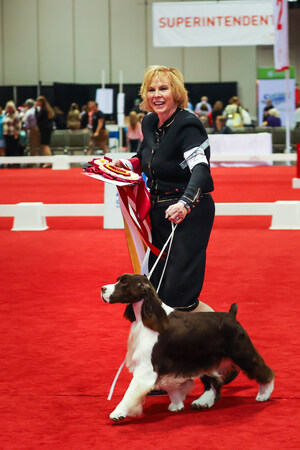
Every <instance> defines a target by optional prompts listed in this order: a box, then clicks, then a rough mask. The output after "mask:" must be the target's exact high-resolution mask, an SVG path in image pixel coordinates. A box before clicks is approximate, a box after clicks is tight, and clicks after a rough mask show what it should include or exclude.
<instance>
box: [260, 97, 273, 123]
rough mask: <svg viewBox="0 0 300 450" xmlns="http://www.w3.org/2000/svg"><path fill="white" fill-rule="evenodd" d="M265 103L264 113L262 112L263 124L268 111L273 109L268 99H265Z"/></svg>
mask: <svg viewBox="0 0 300 450" xmlns="http://www.w3.org/2000/svg"><path fill="white" fill-rule="evenodd" d="M265 103H266V106H265V107H264V112H263V122H265V121H266V120H267V117H268V115H269V111H270V109H272V108H274V106H273V104H272V100H270V99H269V98H267V99H266V101H265Z"/></svg>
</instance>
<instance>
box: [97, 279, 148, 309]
mask: <svg viewBox="0 0 300 450" xmlns="http://www.w3.org/2000/svg"><path fill="white" fill-rule="evenodd" d="M149 287H150V282H149V280H148V279H147V277H145V275H131V274H129V273H124V274H123V275H121V276H120V277H119V278H118V280H117V283H115V284H107V285H105V286H103V287H102V288H101V297H102V299H103V300H104V301H105V302H106V303H129V304H132V303H136V302H138V301H140V300H142V299H143V298H144V296H145V292H146V289H147V288H149ZM151 287H152V286H151Z"/></svg>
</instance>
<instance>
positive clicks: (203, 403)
mask: <svg viewBox="0 0 300 450" xmlns="http://www.w3.org/2000/svg"><path fill="white" fill-rule="evenodd" d="M215 400H216V395H215V393H214V392H213V391H212V390H209V391H205V392H204V394H202V395H201V397H199V398H197V400H194V401H193V403H192V408H193V409H205V408H211V407H212V406H213V405H214V404H215Z"/></svg>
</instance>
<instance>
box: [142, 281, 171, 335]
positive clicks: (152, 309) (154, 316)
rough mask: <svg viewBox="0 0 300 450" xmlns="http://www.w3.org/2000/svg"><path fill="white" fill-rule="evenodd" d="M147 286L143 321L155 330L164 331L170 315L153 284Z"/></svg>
mask: <svg viewBox="0 0 300 450" xmlns="http://www.w3.org/2000/svg"><path fill="white" fill-rule="evenodd" d="M144 286H145V296H144V302H143V306H142V321H143V324H144V325H145V327H148V328H150V329H151V330H153V331H157V332H158V333H162V332H163V331H165V330H166V329H167V327H168V323H169V321H168V316H167V314H166V312H165V310H164V309H163V307H162V306H161V300H160V299H159V298H158V296H157V294H156V292H155V289H154V288H153V286H152V285H150V284H147V285H144Z"/></svg>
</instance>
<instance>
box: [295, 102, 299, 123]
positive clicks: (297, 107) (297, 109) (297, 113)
mask: <svg viewBox="0 0 300 450" xmlns="http://www.w3.org/2000/svg"><path fill="white" fill-rule="evenodd" d="M294 128H300V102H298V103H297V105H296V111H295V115H294Z"/></svg>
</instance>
